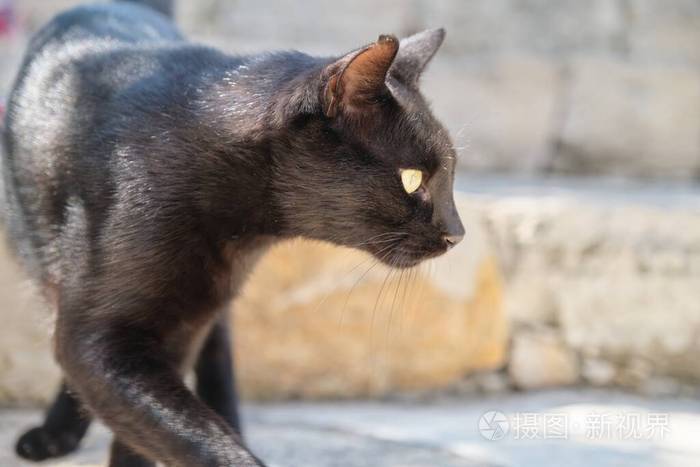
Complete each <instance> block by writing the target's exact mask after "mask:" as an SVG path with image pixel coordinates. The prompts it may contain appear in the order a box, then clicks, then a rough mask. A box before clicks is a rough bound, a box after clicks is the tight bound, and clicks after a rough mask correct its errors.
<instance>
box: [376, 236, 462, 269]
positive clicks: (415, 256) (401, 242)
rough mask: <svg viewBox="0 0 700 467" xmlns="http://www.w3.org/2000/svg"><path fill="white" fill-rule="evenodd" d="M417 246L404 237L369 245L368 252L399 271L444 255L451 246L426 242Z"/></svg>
mask: <svg viewBox="0 0 700 467" xmlns="http://www.w3.org/2000/svg"><path fill="white" fill-rule="evenodd" d="M426 243H428V244H417V243H416V242H415V240H411V239H409V238H407V236H403V237H400V238H395V239H393V240H387V241H386V242H385V243H383V244H382V243H368V244H367V248H366V249H367V250H368V251H369V253H371V254H372V255H373V256H374V257H375V258H376V259H377V260H379V261H380V262H382V263H384V264H386V265H387V266H390V267H392V268H397V269H406V268H411V267H414V266H417V265H419V264H420V263H422V262H423V261H426V260H429V259H431V258H436V257H438V256H441V255H443V254H444V253H445V252H447V250H449V246H447V245H445V244H444V243H443V242H426Z"/></svg>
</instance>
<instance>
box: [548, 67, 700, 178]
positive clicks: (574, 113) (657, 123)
mask: <svg viewBox="0 0 700 467" xmlns="http://www.w3.org/2000/svg"><path fill="white" fill-rule="evenodd" d="M570 76H571V86H570V89H569V91H568V92H569V95H568V102H567V103H566V104H565V107H566V109H567V114H566V115H567V116H566V118H565V120H564V125H563V128H562V131H561V135H560V139H559V141H558V145H559V146H558V147H559V149H558V152H557V155H556V157H555V158H554V160H553V161H552V167H551V168H553V169H555V170H557V171H562V172H569V173H579V174H580V173H593V174H600V173H607V174H615V175H625V174H627V175H629V174H633V175H638V176H643V177H654V176H657V177H666V178H681V179H682V178H687V177H689V176H692V175H693V171H696V170H697V168H698V167H697V165H695V163H696V162H698V161H700V136H698V135H700V70H691V69H686V68H678V67H675V68H673V67H668V66H665V67H658V66H656V67H655V66H649V65H632V64H629V63H618V62H615V61H611V60H600V59H591V60H582V61H577V62H575V63H574V64H572V65H571V70H570ZM693 161H695V162H693ZM689 163H692V165H689Z"/></svg>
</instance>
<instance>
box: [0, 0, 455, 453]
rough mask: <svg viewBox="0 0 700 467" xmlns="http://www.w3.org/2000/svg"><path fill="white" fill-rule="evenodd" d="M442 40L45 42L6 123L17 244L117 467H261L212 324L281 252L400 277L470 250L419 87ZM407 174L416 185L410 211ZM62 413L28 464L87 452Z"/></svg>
mask: <svg viewBox="0 0 700 467" xmlns="http://www.w3.org/2000/svg"><path fill="white" fill-rule="evenodd" d="M154 3H158V4H162V5H165V8H168V5H167V2H154ZM441 41H442V32H441V31H431V32H428V33H423V35H417V36H414V37H413V38H411V39H409V40H408V41H406V42H402V43H401V46H402V48H403V50H405V52H404V51H403V50H399V44H398V42H397V41H396V40H395V39H393V38H391V37H385V36H383V37H382V38H380V40H379V41H378V42H377V43H375V44H373V45H371V46H368V47H366V48H363V49H360V50H359V51H356V52H352V53H350V54H348V55H346V56H343V57H340V58H338V59H325V58H314V57H310V56H308V55H305V54H301V53H299V52H285V53H277V54H263V55H257V56H249V57H231V56H227V55H224V54H222V53H220V52H218V51H215V50H213V49H210V48H207V47H203V46H198V45H193V44H191V43H188V42H186V41H185V40H184V39H183V38H182V36H181V35H180V33H179V32H178V31H177V29H176V28H175V27H174V26H173V25H172V23H170V21H169V20H168V19H167V18H166V17H165V16H164V15H161V14H159V13H157V12H155V11H154V10H152V9H149V8H147V7H145V6H140V5H134V4H130V3H113V4H106V5H96V6H88V7H81V8H77V9H75V10H71V11H69V12H67V13H64V14H62V15H60V16H58V17H57V18H56V19H54V20H53V21H52V22H51V23H50V24H49V25H48V26H46V27H45V28H44V29H43V30H42V31H40V32H39V33H38V34H37V36H36V37H35V38H34V39H33V41H32V43H31V45H30V48H29V51H28V54H27V58H26V59H25V62H24V64H23V66H22V69H21V71H20V74H19V77H18V79H17V82H16V84H15V87H14V90H13V93H12V95H11V96H10V100H9V102H8V109H7V118H6V129H5V134H4V139H3V142H4V149H5V158H4V160H3V180H4V184H5V198H6V205H7V209H6V211H7V215H6V219H7V220H6V225H7V229H8V231H9V233H10V238H11V240H12V242H13V244H14V245H15V247H16V249H17V250H18V252H19V256H20V258H21V259H22V262H23V263H24V265H25V266H26V268H27V269H28V271H29V272H30V274H31V275H32V276H33V277H34V278H35V279H36V281H37V283H38V284H39V285H40V287H41V290H42V291H43V293H44V295H45V297H46V299H47V301H48V302H49V303H50V304H51V305H52V306H53V307H54V308H55V309H56V311H57V320H56V323H57V324H56V332H55V339H56V356H57V358H58V361H59V363H60V364H61V366H62V368H63V370H64V372H65V374H66V381H67V386H68V387H70V388H71V389H72V390H73V391H75V393H77V394H78V395H79V398H80V400H81V401H83V402H84V403H85V404H86V405H87V406H88V407H89V409H90V412H92V413H94V414H96V415H97V416H98V417H100V418H101V419H103V420H104V421H105V422H106V423H107V425H108V426H109V427H110V428H111V429H112V430H113V431H114V433H115V436H116V438H117V439H118V440H119V441H118V442H115V444H114V445H113V450H112V460H111V465H112V466H113V467H116V466H132V465H144V466H146V465H153V464H152V461H153V460H159V461H162V462H166V463H167V464H168V465H183V466H200V465H201V466H205V465H206V466H209V465H217V466H218V465H241V466H246V465H261V464H260V462H259V461H258V460H256V459H255V458H254V457H253V456H252V455H251V454H249V452H248V451H247V450H246V449H245V447H244V446H243V443H242V441H241V439H240V436H239V435H238V434H237V433H239V431H240V430H239V426H238V418H237V413H236V407H235V393H234V391H233V381H232V374H231V361H230V348H229V343H228V336H227V331H226V329H227V325H226V322H225V317H224V316H222V313H221V310H223V309H225V308H226V306H227V304H228V302H229V301H230V299H231V298H232V297H233V296H235V294H236V293H237V292H238V290H239V288H240V286H241V285H242V283H243V281H244V279H245V277H246V275H247V274H248V272H249V270H250V268H251V267H252V266H253V265H254V263H255V260H256V258H257V257H258V256H259V255H260V254H262V253H263V252H264V250H265V249H266V248H267V247H268V246H269V245H270V244H272V243H273V242H275V241H277V240H279V239H283V238H290V237H296V236H304V237H309V238H316V239H321V240H327V241H332V242H335V243H338V244H343V245H348V246H352V245H355V244H362V245H363V248H364V249H365V250H367V251H369V252H370V253H372V254H374V255H375V256H377V257H378V258H379V259H381V260H383V261H385V262H387V263H389V264H393V265H396V266H398V267H407V266H411V265H413V264H416V263H417V262H419V261H421V260H422V259H424V258H426V257H430V256H434V255H437V254H441V253H442V252H444V251H446V250H447V249H448V248H449V247H450V246H451V245H452V244H454V243H455V242H456V241H459V239H460V238H461V235H462V234H463V230H462V226H461V223H460V222H459V218H458V216H457V214H456V212H455V210H454V204H453V202H452V193H451V192H452V177H453V170H454V152H453V151H452V148H451V145H450V142H449V138H447V136H446V134H445V132H444V130H443V129H442V127H441V126H440V125H439V124H438V123H437V122H436V121H435V120H434V119H433V117H432V116H431V115H430V113H429V111H428V109H427V106H426V104H425V102H424V101H423V100H422V98H421V97H420V95H419V94H418V92H417V88H416V87H415V85H416V84H417V79H418V75H419V74H420V72H421V71H422V69H423V68H424V66H425V65H426V64H427V62H428V60H429V59H430V58H431V57H432V55H433V54H434V52H435V50H437V47H438V46H439V45H440V42H441ZM404 45H405V47H404ZM397 50H399V52H398V53H397ZM402 53H403V54H404V55H403V56H402ZM390 67H391V70H392V71H391V72H390V71H389V68H390ZM404 168H419V170H420V171H422V172H421V173H425V178H426V181H425V182H424V183H422V184H421V187H420V189H416V191H415V193H413V192H411V193H408V192H407V191H408V188H406V185H405V184H404V187H403V188H402V186H401V183H402V179H401V176H400V171H401V170H403V169H404ZM260 345H274V343H260ZM202 347H203V349H202ZM193 366H194V368H195V370H196V375H197V379H198V389H197V393H198V394H199V399H198V398H196V397H194V396H193V395H192V394H191V393H190V391H189V390H188V389H187V388H186V387H185V386H184V384H183V383H182V376H183V374H184V373H185V372H187V371H188V370H189V369H191V368H192V367H193ZM56 404H57V405H56V406H55V407H54V412H55V413H54V416H52V414H51V413H50V414H49V416H48V418H47V422H46V424H45V425H44V427H41V428H40V429H38V430H39V431H36V430H34V431H33V432H30V433H28V434H27V435H25V437H23V438H22V440H20V443H19V444H18V450H19V452H20V454H22V455H24V456H25V457H28V458H32V459H36V460H39V459H42V458H46V457H50V456H52V455H59V454H62V453H64V452H67V451H69V450H71V449H73V448H74V447H75V445H76V444H77V441H79V439H80V437H81V436H82V435H83V434H84V431H85V429H86V428H87V423H88V422H86V421H85V420H82V421H81V420H80V418H79V417H77V416H75V411H76V409H75V408H74V407H77V406H78V402H77V400H76V398H75V397H73V396H72V395H71V394H70V393H69V392H68V391H66V390H64V391H62V392H61V394H60V395H59V397H58V400H57V403H56ZM66 411H68V412H69V413H74V416H73V417H70V416H68V415H66V413H65V412H66ZM71 411H72V412H71ZM66 436H67V437H68V438H69V439H68V441H66ZM51 443H54V444H57V445H59V446H58V447H55V446H54V447H53V450H52V449H51V446H50V444H51ZM136 453H138V454H136ZM142 456H143V457H142Z"/></svg>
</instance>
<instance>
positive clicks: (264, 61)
mask: <svg viewBox="0 0 700 467" xmlns="http://www.w3.org/2000/svg"><path fill="white" fill-rule="evenodd" d="M326 62H327V60H324V59H316V58H313V57H310V56H307V55H304V54H300V53H297V52H288V53H279V54H265V55H261V56H256V57H246V58H242V59H236V58H232V59H231V60H230V63H229V64H227V66H226V67H225V68H224V67H222V66H221V65H217V67H216V68H214V69H213V70H202V78H201V81H200V85H199V86H198V87H197V93H198V95H197V98H196V99H195V102H196V106H195V108H194V114H193V116H192V119H193V121H192V122H191V123H190V124H189V125H188V128H187V129H183V131H184V132H185V134H187V133H190V132H194V134H193V136H192V137H190V139H196V140H197V141H198V143H199V146H198V147H197V151H198V154H196V155H194V158H195V159H196V161H197V162H196V165H197V166H198V167H197V168H196V169H195V168H194V167H193V171H192V172H191V173H193V174H196V175H193V176H196V177H198V178H200V186H202V187H206V191H202V194H201V199H200V200H199V202H200V204H201V205H202V206H204V207H205V208H206V209H207V212H208V214H209V217H210V218H211V219H212V222H213V223H218V224H219V225H220V227H219V228H220V229H221V231H222V235H225V236H229V237H230V238H234V239H236V238H244V239H245V238H249V237H255V236H266V237H269V236H277V237H283V236H285V231H286V229H285V226H284V225H283V223H282V220H281V216H280V215H278V206H277V205H276V201H275V200H276V199H278V197H276V196H275V193H274V190H275V187H274V186H273V185H274V179H275V177H276V176H277V175H278V174H276V173H275V170H276V168H277V167H276V161H277V160H279V158H290V157H294V153H293V150H292V149H291V148H289V145H288V144H287V142H288V141H289V139H290V132H293V131H294V130H293V128H291V127H290V126H291V125H293V120H294V118H296V117H298V116H299V115H301V114H303V113H304V111H311V110H312V109H314V108H316V106H317V105H318V104H317V100H318V80H319V79H320V71H321V69H322V67H323V64H324V63H326ZM185 137H187V136H185Z"/></svg>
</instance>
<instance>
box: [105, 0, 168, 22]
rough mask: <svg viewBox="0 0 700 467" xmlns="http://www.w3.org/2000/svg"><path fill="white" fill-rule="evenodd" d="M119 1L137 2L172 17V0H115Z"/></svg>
mask: <svg viewBox="0 0 700 467" xmlns="http://www.w3.org/2000/svg"><path fill="white" fill-rule="evenodd" d="M117 1H121V2H131V3H138V4H140V5H145V6H148V7H151V8H153V9H154V10H156V11H159V12H161V13H163V14H164V15H165V16H168V17H170V18H172V17H173V16H174V12H175V5H174V3H175V2H174V1H173V0H117Z"/></svg>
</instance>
